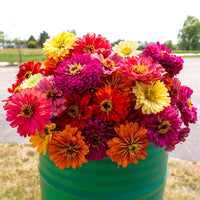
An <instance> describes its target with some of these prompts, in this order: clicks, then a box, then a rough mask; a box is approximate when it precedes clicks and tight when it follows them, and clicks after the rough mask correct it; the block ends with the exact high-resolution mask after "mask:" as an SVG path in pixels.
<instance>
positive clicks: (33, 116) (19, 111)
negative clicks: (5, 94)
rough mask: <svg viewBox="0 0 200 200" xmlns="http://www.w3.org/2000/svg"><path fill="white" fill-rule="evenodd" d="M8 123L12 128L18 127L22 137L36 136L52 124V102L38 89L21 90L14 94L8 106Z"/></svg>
mask: <svg viewBox="0 0 200 200" xmlns="http://www.w3.org/2000/svg"><path fill="white" fill-rule="evenodd" d="M7 108H8V111H7V119H6V120H7V121H11V124H10V126H11V127H12V128H14V127H17V126H18V128H17V132H18V133H19V134H20V136H24V137H26V136H27V135H28V136H30V135H34V134H35V132H36V130H37V131H38V132H42V131H43V130H44V128H45V124H50V123H51V121H50V120H49V119H50V118H51V115H50V114H49V113H50V112H51V111H52V109H51V100H46V94H45V93H42V92H41V91H39V90H38V89H36V88H31V89H29V88H28V89H26V90H20V92H19V93H16V94H13V96H12V98H11V100H10V101H9V102H8V104H7Z"/></svg>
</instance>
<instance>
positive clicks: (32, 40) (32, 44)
mask: <svg viewBox="0 0 200 200" xmlns="http://www.w3.org/2000/svg"><path fill="white" fill-rule="evenodd" d="M26 46H27V47H28V48H37V47H38V43H37V41H36V39H35V38H34V36H32V35H31V36H30V37H29V39H28V41H27V43H26Z"/></svg>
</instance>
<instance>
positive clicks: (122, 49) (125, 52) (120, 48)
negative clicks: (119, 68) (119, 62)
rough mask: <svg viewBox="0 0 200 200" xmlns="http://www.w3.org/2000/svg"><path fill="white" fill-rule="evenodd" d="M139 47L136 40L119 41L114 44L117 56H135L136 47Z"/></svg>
mask: <svg viewBox="0 0 200 200" xmlns="http://www.w3.org/2000/svg"><path fill="white" fill-rule="evenodd" d="M138 47H139V44H138V42H136V41H135V42H130V41H126V42H123V41H121V42H119V44H116V45H115V46H114V52H116V53H117V54H118V55H119V56H122V57H127V56H136V55H137V54H138V51H136V49H137V48H138Z"/></svg>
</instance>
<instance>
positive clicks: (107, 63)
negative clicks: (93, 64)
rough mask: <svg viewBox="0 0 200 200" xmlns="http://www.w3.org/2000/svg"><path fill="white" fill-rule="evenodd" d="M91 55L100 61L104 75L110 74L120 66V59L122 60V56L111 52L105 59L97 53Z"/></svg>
mask: <svg viewBox="0 0 200 200" xmlns="http://www.w3.org/2000/svg"><path fill="white" fill-rule="evenodd" d="M91 56H92V58H95V59H97V60H98V61H99V62H101V63H102V65H103V74H104V75H105V76H107V75H110V74H112V73H113V72H114V71H115V70H117V69H119V68H120V67H121V63H120V61H121V60H122V57H121V56H118V55H117V53H114V54H111V55H109V56H108V57H107V58H105V59H104V57H103V56H102V55H98V54H93V55H91Z"/></svg>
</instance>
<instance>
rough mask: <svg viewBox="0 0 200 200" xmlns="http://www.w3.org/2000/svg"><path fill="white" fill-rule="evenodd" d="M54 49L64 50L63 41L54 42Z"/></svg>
mask: <svg viewBox="0 0 200 200" xmlns="http://www.w3.org/2000/svg"><path fill="white" fill-rule="evenodd" d="M55 47H56V48H58V49H61V48H64V47H65V45H64V40H61V39H58V40H56V42H55Z"/></svg>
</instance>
